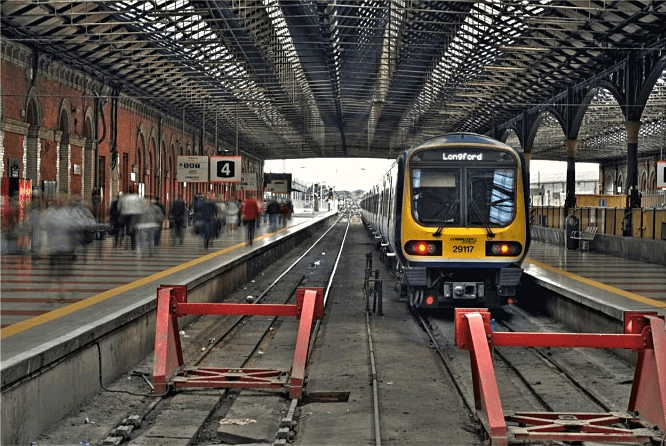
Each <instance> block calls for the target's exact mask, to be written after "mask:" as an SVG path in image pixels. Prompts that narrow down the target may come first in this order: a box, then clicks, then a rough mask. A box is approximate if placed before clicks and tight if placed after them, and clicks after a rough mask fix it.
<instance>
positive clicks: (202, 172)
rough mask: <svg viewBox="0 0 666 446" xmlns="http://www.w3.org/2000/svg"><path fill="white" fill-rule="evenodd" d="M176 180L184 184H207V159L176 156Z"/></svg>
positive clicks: (204, 157) (203, 157) (205, 157)
mask: <svg viewBox="0 0 666 446" xmlns="http://www.w3.org/2000/svg"><path fill="white" fill-rule="evenodd" d="M176 179H177V180H178V181H182V182H185V183H207V182H208V157H207V156H189V155H180V156H178V159H177V161H176Z"/></svg>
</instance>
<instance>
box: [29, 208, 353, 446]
mask: <svg viewBox="0 0 666 446" xmlns="http://www.w3.org/2000/svg"><path fill="white" fill-rule="evenodd" d="M347 226H348V218H340V219H339V220H338V221H337V222H336V223H335V224H334V225H332V226H331V227H329V228H328V229H327V230H326V231H325V232H324V233H323V234H316V235H315V236H313V237H312V238H311V240H312V242H311V243H310V244H309V245H307V244H306V243H302V244H301V246H299V247H297V248H296V249H295V250H294V251H293V252H291V253H289V254H288V255H287V256H285V257H283V258H282V259H281V260H280V262H278V263H277V264H276V265H274V266H273V267H271V268H269V269H267V270H265V271H264V272H263V273H262V275H261V276H260V277H258V278H256V279H255V280H253V281H252V282H251V283H249V284H247V286H246V287H245V288H244V289H243V290H239V291H237V292H236V293H233V294H232V295H231V296H228V297H226V298H225V299H224V302H236V303H255V304H259V303H261V304H269V303H270V304H288V303H293V302H294V300H295V294H296V290H297V288H298V287H300V286H304V285H306V284H307V286H314V284H315V283H316V284H324V285H325V284H327V283H329V282H330V280H331V277H332V275H333V274H334V271H335V264H336V261H337V260H336V258H337V256H338V254H339V252H340V250H341V244H342V242H343V241H344V234H345V232H346V231H347ZM306 245H307V246H306ZM283 332H284V333H283ZM295 333H296V330H295V329H294V326H293V324H292V323H291V322H290V321H285V320H283V318H278V317H258V316H254V317H246V316H217V317H215V316H206V317H199V318H198V319H197V320H195V321H194V322H193V323H191V324H190V325H189V326H187V327H183V328H181V331H180V335H181V336H180V337H181V343H182V348H183V359H184V362H185V364H186V366H191V367H194V366H206V367H215V366H217V367H231V368H244V367H256V366H258V365H261V364H262V363H264V364H265V363H267V362H272V363H273V365H276V364H277V363H280V364H281V365H282V367H281V368H284V369H286V370H289V366H290V361H291V360H293V349H292V350H291V356H289V354H288V353H287V350H288V349H287V348H286V347H284V345H282V346H279V347H273V346H272V344H273V343H274V342H275V341H276V339H278V340H280V341H279V342H283V341H284V339H285V338H295ZM316 334H317V331H316V329H315V330H313V333H312V341H311V344H313V340H314V337H315V336H316ZM292 341H295V339H292ZM153 359H154V358H153V357H152V355H150V357H148V358H146V359H145V360H144V361H142V362H141V363H140V364H138V365H137V366H136V368H135V370H134V371H133V372H132V373H131V374H128V375H126V376H125V377H123V378H121V379H119V380H117V381H116V382H114V383H113V384H111V385H109V386H107V387H105V388H104V392H102V393H100V394H99V395H98V396H97V397H96V398H95V399H94V400H93V401H92V402H91V403H90V404H89V405H87V406H86V407H82V408H81V409H80V410H79V411H77V413H74V414H72V415H71V416H69V417H68V418H67V419H66V420H64V422H63V423H62V424H61V425H60V426H58V427H57V428H55V429H52V430H51V431H49V432H47V433H46V434H45V435H43V436H42V437H41V438H40V439H38V440H37V441H36V442H35V444H70V443H72V442H73V440H74V444H76V443H80V444H90V445H92V444H99V445H104V444H116V445H121V444H130V443H131V444H137V445H138V444H146V445H149V444H156V443H164V442H167V443H170V444H171V443H174V444H178V443H179V442H183V441H185V443H183V444H210V443H214V444H218V443H219V440H218V439H217V436H218V427H219V426H220V421H221V420H223V419H224V418H225V415H226V413H227V412H229V410H230V409H231V408H232V407H233V405H234V402H235V401H236V399H237V398H239V396H240V395H241V394H242V391H240V390H234V389H207V390H195V391H190V390H178V391H177V392H168V393H167V394H163V395H157V394H155V393H154V392H153V390H152V389H153V385H152V383H151V381H152V367H153ZM285 379H286V377H285ZM100 382H101V377H100ZM264 393H266V394H269V395H270V392H264ZM280 393H284V392H280ZM280 398H282V399H284V395H280ZM284 412H285V415H287V414H288V413H289V406H287V407H285V411H284ZM292 415H293V414H292Z"/></svg>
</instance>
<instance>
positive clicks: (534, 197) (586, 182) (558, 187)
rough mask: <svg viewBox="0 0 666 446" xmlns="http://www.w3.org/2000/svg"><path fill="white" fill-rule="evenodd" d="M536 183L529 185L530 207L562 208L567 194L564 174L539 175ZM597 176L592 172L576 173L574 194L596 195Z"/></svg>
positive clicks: (597, 187)
mask: <svg viewBox="0 0 666 446" xmlns="http://www.w3.org/2000/svg"><path fill="white" fill-rule="evenodd" d="M541 177H545V178H544V179H545V181H542V180H541V179H540V178H539V179H538V180H537V181H536V182H532V183H530V199H531V202H532V206H564V199H565V197H566V192H567V178H566V173H561V174H548V175H541ZM599 192H600V191H599V174H598V173H596V172H593V171H583V172H576V183H575V193H576V195H583V194H598V193H599Z"/></svg>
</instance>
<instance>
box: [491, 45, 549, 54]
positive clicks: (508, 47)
mask: <svg viewBox="0 0 666 446" xmlns="http://www.w3.org/2000/svg"><path fill="white" fill-rule="evenodd" d="M499 49H500V50H502V51H527V52H532V53H547V52H548V51H550V48H546V47H543V46H525V45H515V46H514V45H501V46H500V47H499Z"/></svg>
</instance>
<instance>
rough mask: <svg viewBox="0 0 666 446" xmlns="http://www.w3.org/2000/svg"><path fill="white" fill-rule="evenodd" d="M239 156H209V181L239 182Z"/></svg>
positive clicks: (240, 168)
mask: <svg viewBox="0 0 666 446" xmlns="http://www.w3.org/2000/svg"><path fill="white" fill-rule="evenodd" d="M241 160H242V157H240V156H211V157H210V164H209V165H210V181H211V182H214V181H224V182H232V183H240V181H241V171H242V164H241Z"/></svg>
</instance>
